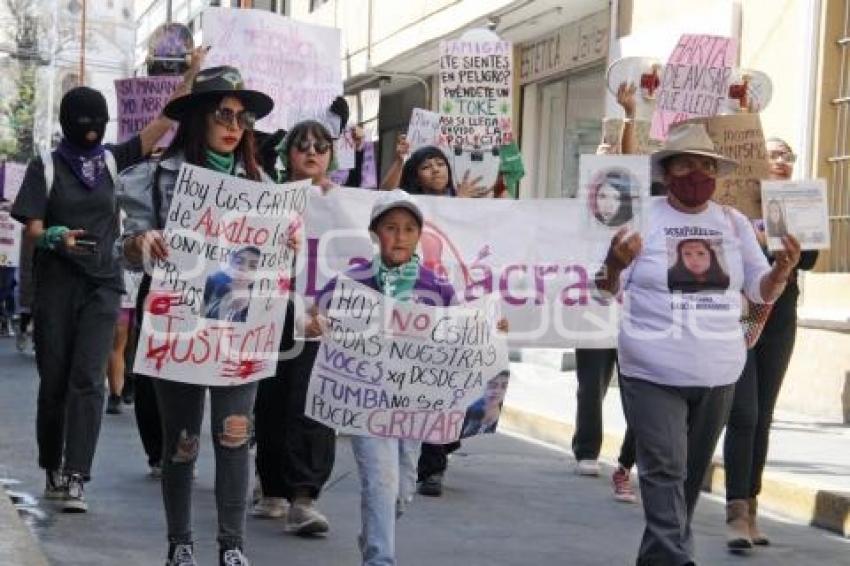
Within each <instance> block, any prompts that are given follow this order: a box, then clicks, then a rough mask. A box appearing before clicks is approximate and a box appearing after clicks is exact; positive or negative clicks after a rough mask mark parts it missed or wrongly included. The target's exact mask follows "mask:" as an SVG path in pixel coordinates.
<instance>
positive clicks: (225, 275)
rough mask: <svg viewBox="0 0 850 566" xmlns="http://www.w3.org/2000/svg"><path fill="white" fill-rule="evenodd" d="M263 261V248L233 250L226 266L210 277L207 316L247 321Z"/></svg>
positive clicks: (205, 310) (208, 278) (205, 292)
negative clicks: (257, 273)
mask: <svg viewBox="0 0 850 566" xmlns="http://www.w3.org/2000/svg"><path fill="white" fill-rule="evenodd" d="M259 263H260V250H259V248H255V247H253V246H246V247H244V248H240V249H238V250H236V251H235V252H233V254H231V256H230V259H229V261H228V263H227V265H226V266H224V267H223V268H222V269H221V270H220V271H217V272H216V273H214V274H212V275H210V276H209V277H207V282H206V285H204V306H203V316H204V317H205V318H210V319H214V320H226V321H229V322H245V321H246V320H247V319H248V307H249V306H250V304H251V291H252V290H253V288H254V276H255V274H256V272H257V267H259Z"/></svg>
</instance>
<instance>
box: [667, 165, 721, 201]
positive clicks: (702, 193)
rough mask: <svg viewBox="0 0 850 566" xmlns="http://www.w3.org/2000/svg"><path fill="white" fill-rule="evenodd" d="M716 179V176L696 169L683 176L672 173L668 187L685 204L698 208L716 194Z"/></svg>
mask: <svg viewBox="0 0 850 566" xmlns="http://www.w3.org/2000/svg"><path fill="white" fill-rule="evenodd" d="M715 181H716V180H715V178H714V177H710V176H708V175H706V174H705V173H703V172H702V171H699V170H694V171H691V172H690V173H688V174H687V175H683V176H681V177H676V176H674V175H670V176H669V179H668V181H667V189H668V190H669V191H670V192H671V193H673V195H674V196H675V197H676V198H677V199H679V202H681V203H682V204H684V205H685V206H687V207H689V208H696V207H699V206H702V205H704V204H705V203H707V202H708V201H709V199H710V198H711V195H713V194H714V189H715V187H716V182H715Z"/></svg>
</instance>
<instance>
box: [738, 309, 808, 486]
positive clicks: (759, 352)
mask: <svg viewBox="0 0 850 566" xmlns="http://www.w3.org/2000/svg"><path fill="white" fill-rule="evenodd" d="M769 328H770V329H778V330H777V331H774V332H770V333H768V332H767V330H768V329H765V330H766V332H765V333H764V334H762V336H761V338H760V339H759V341H758V342H757V343H756V345H755V346H754V347H753V348H752V349H751V350H750V351H749V352H747V365H746V366H745V367H744V372H743V373H742V374H741V379H740V380H739V381H738V383H737V385H736V386H735V399H734V400H733V402H732V412H731V413H730V415H729V424H728V425H727V427H726V438H725V440H724V444H723V460H724V467H725V469H726V499H727V500H732V499H749V498H751V497H756V496H758V494H759V493H760V492H761V478H762V473H763V472H764V466H765V462H766V461H767V448H768V437H769V435H770V425H771V423H772V422H773V410H774V408H775V407H776V399H777V397H779V390H780V388H781V387H782V380H783V378H784V377H785V372H786V370H787V369H788V364H789V363H790V361H791V353H792V352H793V351H794V340H795V336H796V332H797V321H796V319H791V320H789V321H787V324H785V325H782V326H776V325H772V326H771V327H769Z"/></svg>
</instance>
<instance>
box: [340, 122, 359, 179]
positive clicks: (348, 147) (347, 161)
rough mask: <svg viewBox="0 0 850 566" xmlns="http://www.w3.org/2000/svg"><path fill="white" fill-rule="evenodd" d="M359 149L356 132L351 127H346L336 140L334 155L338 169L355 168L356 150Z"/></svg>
mask: <svg viewBox="0 0 850 566" xmlns="http://www.w3.org/2000/svg"><path fill="white" fill-rule="evenodd" d="M356 150H357V147H356V143H355V141H354V134H353V132H352V131H351V128H349V129H346V130H345V132H343V133H342V135H341V136H339V138H337V139H336V140H334V157H335V158H336V162H337V167H336V169H337V171H340V170H344V171H347V170H349V169H354V152H355V151H356Z"/></svg>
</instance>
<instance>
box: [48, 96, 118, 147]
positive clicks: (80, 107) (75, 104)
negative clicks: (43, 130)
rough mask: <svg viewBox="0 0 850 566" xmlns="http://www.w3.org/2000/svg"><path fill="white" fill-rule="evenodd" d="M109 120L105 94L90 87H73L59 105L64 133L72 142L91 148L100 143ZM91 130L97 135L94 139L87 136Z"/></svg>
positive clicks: (60, 121) (75, 144)
mask: <svg viewBox="0 0 850 566" xmlns="http://www.w3.org/2000/svg"><path fill="white" fill-rule="evenodd" d="M108 121H109V109H108V108H107V106H106V99H105V98H104V97H103V95H102V94H101V93H100V92H98V91H96V90H94V89H92V88H88V87H84V86H81V87H77V88H72V89H71V90H69V91H68V92H67V93H65V96H63V97H62V102H61V104H60V105H59V123H60V124H61V125H62V133H63V135H64V136H65V139H67V140H68V141H69V142H70V143H71V144H73V145H74V146H76V147H78V148H80V149H83V150H90V149H94V148H96V147H97V146H99V145H100V143H101V142H102V141H103V134H104V132H105V131H106V123H107V122H108ZM89 132H94V133H95V134H97V135H96V137H95V139H94V140H89V139H88V138H87V136H88V133H89Z"/></svg>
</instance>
